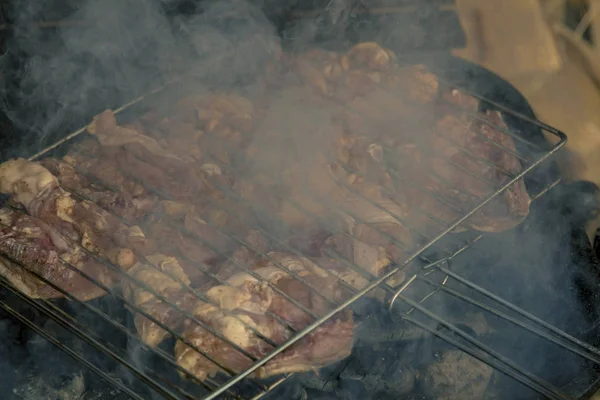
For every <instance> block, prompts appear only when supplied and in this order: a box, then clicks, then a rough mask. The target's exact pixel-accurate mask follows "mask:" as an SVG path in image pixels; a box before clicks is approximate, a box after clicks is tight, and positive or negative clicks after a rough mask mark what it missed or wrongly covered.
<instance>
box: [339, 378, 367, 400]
mask: <svg viewBox="0 0 600 400" xmlns="http://www.w3.org/2000/svg"><path fill="white" fill-rule="evenodd" d="M336 395H337V396H338V397H339V398H340V399H344V400H358V399H361V400H362V399H364V400H368V399H369V398H370V396H369V392H368V391H367V390H366V389H365V386H364V384H363V383H362V381H360V380H356V379H343V380H340V381H339V383H338V389H337V390H336Z"/></svg>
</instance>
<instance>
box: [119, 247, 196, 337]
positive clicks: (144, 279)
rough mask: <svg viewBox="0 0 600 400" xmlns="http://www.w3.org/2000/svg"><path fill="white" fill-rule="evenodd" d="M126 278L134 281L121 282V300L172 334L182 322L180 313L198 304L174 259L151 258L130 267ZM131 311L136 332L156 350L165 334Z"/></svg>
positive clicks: (148, 320) (147, 319)
mask: <svg viewBox="0 0 600 400" xmlns="http://www.w3.org/2000/svg"><path fill="white" fill-rule="evenodd" d="M128 275H129V276H131V277H132V278H134V279H135V280H134V279H129V278H124V279H123V280H122V284H121V287H122V289H123V295H124V296H125V298H126V299H127V300H128V301H129V302H130V303H131V304H133V305H134V306H136V307H138V308H139V309H141V311H143V312H144V313H146V314H148V315H150V316H151V317H152V318H154V319H155V320H156V321H158V322H160V323H161V324H163V325H164V326H166V327H168V328H170V329H172V330H175V331H178V329H179V328H180V327H181V325H182V323H183V321H184V320H185V318H186V316H185V314H184V311H185V312H190V311H192V310H193V308H194V307H195V306H196V303H198V297H197V296H196V295H194V294H193V290H192V289H191V288H190V287H189V285H190V280H189V278H188V277H187V275H186V273H185V271H184V270H183V268H182V267H181V265H179V262H178V261H177V259H176V258H174V257H167V256H165V255H164V254H158V253H157V254H152V255H150V256H147V257H146V258H145V259H144V260H142V261H140V262H138V263H137V264H136V265H134V266H133V267H132V268H131V269H130V270H129V271H128ZM148 289H150V290H148ZM153 292H154V293H153ZM156 294H158V296H157V295H156ZM161 297H162V298H161ZM163 299H164V300H166V302H165V301H164V300H163ZM131 311H132V313H133V314H134V315H135V317H134V324H135V327H136V330H137V332H138V334H139V335H140V338H141V339H142V341H143V342H144V343H146V344H147V345H149V346H153V347H154V346H157V345H159V344H160V343H161V342H162V341H163V340H164V339H165V338H166V337H167V336H168V335H169V332H168V331H167V330H165V329H163V328H162V327H161V326H160V325H159V324H157V323H156V322H154V321H153V320H151V319H149V318H147V317H146V316H145V315H143V314H142V313H138V312H137V310H135V309H132V310H131Z"/></svg>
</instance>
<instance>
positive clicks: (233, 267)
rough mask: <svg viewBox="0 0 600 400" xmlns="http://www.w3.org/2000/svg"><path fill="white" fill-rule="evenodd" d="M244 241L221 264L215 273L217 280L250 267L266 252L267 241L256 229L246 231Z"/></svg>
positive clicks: (227, 277) (224, 278)
mask: <svg viewBox="0 0 600 400" xmlns="http://www.w3.org/2000/svg"><path fill="white" fill-rule="evenodd" d="M244 243H245V244H243V245H241V246H240V247H238V248H237V249H236V250H235V251H234V252H233V254H231V256H230V257H228V259H227V261H225V262H224V263H223V265H221V267H220V268H219V270H218V271H217V274H216V275H217V277H218V279H219V280H221V281H226V280H227V279H229V278H231V277H232V276H233V275H235V274H236V273H239V271H240V269H242V268H246V269H247V268H250V266H251V265H253V264H255V263H256V262H257V260H258V259H259V258H261V257H262V255H263V254H266V253H267V241H266V239H265V238H264V237H263V235H262V234H261V233H260V232H259V231H257V230H252V231H250V232H248V234H247V235H246V237H245V238H244Z"/></svg>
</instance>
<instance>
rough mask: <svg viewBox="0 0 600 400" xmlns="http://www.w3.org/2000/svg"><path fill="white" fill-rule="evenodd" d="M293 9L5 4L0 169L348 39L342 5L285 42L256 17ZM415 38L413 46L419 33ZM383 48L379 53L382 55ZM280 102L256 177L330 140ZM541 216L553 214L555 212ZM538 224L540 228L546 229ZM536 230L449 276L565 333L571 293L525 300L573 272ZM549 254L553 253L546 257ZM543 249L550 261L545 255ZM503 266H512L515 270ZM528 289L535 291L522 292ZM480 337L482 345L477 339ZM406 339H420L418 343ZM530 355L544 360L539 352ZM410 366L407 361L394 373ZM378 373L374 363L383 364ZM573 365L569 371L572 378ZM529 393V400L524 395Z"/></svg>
mask: <svg viewBox="0 0 600 400" xmlns="http://www.w3.org/2000/svg"><path fill="white" fill-rule="evenodd" d="M298 3H300V2H298V1H291V0H290V1H289V2H286V3H285V4H284V3H282V2H270V3H269V4H266V3H258V2H257V3H252V2H249V1H244V0H227V1H225V0H221V1H209V2H192V1H190V2H185V3H182V2H175V1H167V0H164V1H159V0H150V1H148V0H101V1H99V0H85V1H81V0H64V1H58V0H56V1H52V2H47V1H41V0H36V1H18V2H15V4H14V5H13V7H12V9H11V10H9V12H8V19H9V22H10V23H11V24H12V26H13V29H12V31H11V36H10V38H9V39H8V40H7V41H6V43H5V49H4V50H3V53H2V55H1V56H0V68H1V69H2V70H3V71H7V73H6V74H3V75H2V76H1V77H0V111H1V112H2V113H3V114H4V115H5V116H6V118H8V119H9V120H10V123H11V124H12V125H13V126H14V127H15V129H16V130H18V131H19V132H23V134H22V136H20V137H17V138H14V139H12V140H13V141H15V142H13V143H9V144H10V146H6V147H5V148H4V149H3V150H2V151H1V152H0V158H2V159H5V158H6V157H10V156H16V155H23V154H33V153H35V152H36V151H37V150H39V149H41V148H43V147H45V146H46V145H48V144H50V143H52V142H54V141H55V140H57V139H59V138H61V137H63V136H64V135H65V134H66V133H67V132H69V131H72V130H74V129H77V128H79V127H81V126H83V125H85V124H86V123H88V122H89V121H90V119H91V117H92V116H93V115H95V114H97V113H99V112H101V111H103V110H104V109H106V108H115V107H118V106H120V105H121V104H123V103H125V102H127V101H129V100H131V99H132V98H135V97H136V96H139V95H141V94H143V93H145V92H146V91H147V90H149V89H151V88H154V87H158V86H160V85H161V84H163V83H164V82H167V81H169V80H170V79H172V78H174V77H178V76H181V74H183V73H190V72H191V79H192V81H193V82H194V83H195V84H197V85H199V86H214V85H215V84H217V85H221V86H223V87H230V88H231V87H234V88H235V87H241V86H243V85H245V84H246V83H248V82H251V81H252V77H254V76H256V75H257V74H259V73H261V72H263V68H264V65H265V63H266V62H267V61H269V60H271V59H272V58H273V56H274V55H275V54H276V53H277V52H278V51H280V49H281V47H282V46H283V47H286V48H289V47H290V46H291V47H292V48H294V49H301V48H305V47H306V46H307V45H309V44H311V43H313V42H315V41H317V40H320V39H321V38H322V31H321V28H322V27H323V26H327V27H328V29H329V31H328V38H329V39H328V40H329V41H332V40H333V39H338V40H339V41H341V42H345V41H347V40H348V38H347V37H346V34H347V28H348V25H349V24H350V23H351V20H352V18H354V16H353V15H352V13H351V12H350V8H349V6H348V4H347V3H345V2H344V1H343V0H331V1H329V2H327V3H326V4H324V8H323V10H325V11H327V13H325V12H324V13H322V14H316V15H314V16H313V17H312V18H311V19H305V20H302V21H298V22H296V23H294V24H292V25H290V24H287V25H286V29H285V32H282V31H283V28H282V26H283V25H281V24H280V23H279V22H277V21H278V20H277V19H275V20H274V19H272V18H269V17H270V16H269V17H268V16H267V15H266V14H265V12H264V11H263V6H265V7H267V6H268V7H274V5H275V6H276V7H275V8H279V9H285V8H286V7H292V6H297V5H298ZM199 11H202V12H201V13H200V12H199ZM279 17H280V18H281V19H283V18H284V17H285V13H281V14H280V16H279ZM52 20H61V21H62V22H61V24H59V25H58V26H55V27H51V28H40V27H39V26H37V25H35V24H32V22H34V21H52ZM388 24H389V26H384V27H382V29H383V30H387V31H390V32H391V31H393V32H397V31H398V29H397V26H398V25H399V23H398V21H394V20H391V19H390V20H389V22H388ZM388 28H389V29H388ZM419 35H420V37H422V36H423V34H422V32H420V33H419ZM281 36H283V39H282V37H281ZM360 37H363V36H360ZM365 37H369V38H372V37H373V36H372V35H371V36H368V35H367V36H365ZM387 40H388V42H389V41H392V42H393V41H394V40H398V41H399V42H401V41H405V40H406V38H405V37H400V36H398V35H396V36H394V37H392V36H390V37H389V38H388V39H387ZM420 40H421V39H420ZM284 41H285V42H284ZM393 44H394V43H386V45H387V46H390V47H393ZM281 96H282V97H281V99H280V101H279V102H278V104H277V105H276V107H275V108H273V109H272V110H271V111H273V112H274V113H275V114H277V115H285V120H283V121H282V120H281V119H278V118H269V115H267V118H265V121H264V126H263V127H262V128H263V130H264V132H265V136H264V137H258V138H257V139H256V142H255V143H254V145H255V146H256V147H258V148H259V149H262V150H263V151H262V152H260V154H261V156H262V157H260V159H259V162H258V163H257V165H255V166H254V168H256V171H264V170H270V171H273V170H278V168H279V167H280V166H281V165H282V164H284V163H286V162H287V161H288V160H289V159H290V158H293V159H295V160H296V161H297V162H298V163H299V165H300V166H301V168H302V166H303V165H304V166H306V168H309V167H310V166H311V164H312V161H313V160H312V159H311V158H310V157H308V156H306V157H305V156H304V155H309V154H311V151H312V150H313V149H319V148H322V147H323V146H325V145H326V144H327V143H329V141H330V139H331V135H332V133H331V132H324V131H321V130H320V129H319V126H320V125H321V122H322V121H326V120H328V119H329V118H330V115H328V114H327V113H326V112H324V111H323V110H321V109H319V107H318V106H315V105H314V104H312V103H311V102H310V99H308V100H307V99H306V98H304V97H303V95H302V94H298V93H296V92H283V94H281ZM303 102H304V103H303ZM286 109H287V110H288V111H287V112H286ZM287 128H290V129H287ZM286 129H287V130H286ZM281 130H286V133H287V136H286V137H280V138H278V140H276V141H273V140H272V139H273V138H274V136H270V135H268V134H269V133H270V132H271V133H272V132H277V131H281ZM303 163H304V164H303ZM256 171H252V172H256ZM540 207H542V211H540V210H539V208H538V210H537V211H535V212H534V214H535V215H536V216H537V217H540V216H541V217H542V218H546V216H545V215H544V210H543V208H544V207H547V205H544V206H540ZM552 212H556V213H558V214H559V215H560V213H561V212H562V211H560V210H558V211H557V210H553V211H552ZM560 218H562V217H560ZM560 218H558V220H557V221H556V224H557V225H558V224H559V223H560V224H562V223H564V221H563V220H561V219H560ZM545 220H546V221H550V220H551V218H546V219H545ZM548 224H549V222H546V225H544V224H541V226H538V225H539V224H527V223H525V224H524V225H523V226H522V227H520V228H518V230H517V231H516V232H509V233H506V234H503V235H502V236H501V237H499V239H500V243H502V247H501V249H502V250H506V249H509V250H510V251H512V252H514V254H513V253H511V254H507V253H506V252H504V253H503V254H498V251H496V252H494V253H492V252H491V249H495V250H498V248H500V246H498V244H497V243H499V242H497V241H496V242H494V241H490V240H488V241H482V242H481V243H480V244H478V246H479V247H478V251H477V252H475V253H469V252H465V253H464V254H463V255H461V257H462V258H460V259H458V260H457V261H456V262H455V264H457V265H459V267H458V271H463V270H469V271H472V272H471V275H472V278H473V279H474V280H476V281H477V282H478V283H479V284H481V285H482V286H485V287H488V288H491V289H498V290H495V291H496V292H498V293H501V294H503V295H504V297H506V298H511V299H516V301H517V303H518V304H519V305H522V306H523V307H524V308H526V309H528V310H532V311H535V312H538V313H539V315H542V316H544V317H548V318H553V319H554V320H553V322H554V323H556V324H557V325H561V324H563V325H565V324H568V323H570V322H571V318H574V319H576V320H579V319H583V318H584V315H582V314H584V313H583V312H582V310H580V309H578V306H577V304H578V302H579V299H578V298H577V294H575V293H573V292H568V294H567V295H566V296H564V297H561V298H560V299H558V300H556V299H553V300H556V301H557V302H558V303H559V304H561V305H563V309H559V310H556V309H552V310H549V309H548V308H544V307H545V306H546V304H545V303H542V302H540V301H538V300H537V299H539V298H545V297H543V296H546V295H547V294H548V291H547V289H548V288H551V289H553V288H560V290H565V287H564V286H565V285H567V284H566V283H565V282H569V279H572V278H573V276H572V274H571V272H564V271H565V270H567V271H569V270H568V268H566V267H565V265H567V266H568V267H569V268H571V267H572V268H576V266H574V262H573V260H572V259H570V258H569V257H567V256H566V255H564V253H565V252H564V251H562V250H565V249H567V251H568V249H569V245H568V244H567V243H565V239H564V236H560V237H558V236H557V235H556V234H555V233H556V232H554V233H543V232H544V230H546V231H549V230H552V224H549V225H548ZM562 234H565V235H566V234H568V233H566V232H562ZM497 239H498V238H497ZM557 243H558V246H559V248H558V249H557V248H556V247H553V246H557ZM548 247H552V248H553V250H555V251H554V252H549V251H547V248H548ZM517 249H518V251H517ZM476 250H477V249H476ZM559 250H561V251H559ZM561 254H562V256H560V257H559V255H561ZM515 259H518V260H520V261H521V262H520V263H515V262H514V261H515ZM563 267H565V269H564V270H563ZM488 268H489V269H490V271H492V272H490V273H489V274H488V273H487V272H486V271H487V269H488ZM541 269H543V271H542V270H541ZM565 275H566V276H565ZM438 278H439V277H438ZM442 278H443V277H442ZM439 280H440V281H441V278H440V279H439ZM528 285H532V287H533V286H535V287H536V288H537V287H542V288H543V289H539V290H538V291H535V292H534V291H533V290H532V289H531V287H530V286H528ZM567 286H568V285H567ZM491 289H490V290H491ZM423 290H425V289H423ZM556 290H557V291H558V290H559V289H556ZM550 291H552V290H550ZM534 293H535V295H534ZM418 294H422V293H417V295H418ZM440 298H441V299H445V298H444V297H440V296H436V297H433V298H432V299H430V300H429V302H428V303H427V306H428V307H430V308H431V309H435V310H436V311H438V312H440V313H441V314H448V315H450V314H453V313H454V317H455V319H456V321H458V323H462V324H468V323H469V320H468V318H465V317H464V315H465V309H464V308H462V306H458V305H457V304H455V303H453V302H452V301H451V300H448V299H446V300H440ZM378 306H379V304H378ZM369 310H370V311H371V309H369ZM470 311H471V312H473V313H474V312H475V311H474V310H470ZM377 312H381V313H382V314H381V315H383V313H384V311H381V310H380V309H378V311H377ZM372 314H375V312H373V313H372ZM415 314H416V313H415ZM385 315H386V316H385V317H383V316H382V317H381V318H375V317H374V316H373V315H369V316H365V318H367V317H372V318H373V319H377V320H378V321H379V322H378V323H377V325H376V326H374V327H373V329H398V330H400V329H399V328H398V325H399V324H397V321H396V322H393V323H392V322H390V321H389V316H387V314H385ZM469 315H473V314H469ZM572 315H576V316H577V318H575V317H572ZM380 320H385V323H380ZM424 320H425V319H424ZM495 322H497V321H487V322H486V323H489V324H490V325H491V326H492V328H494V329H496V330H497V331H496V333H489V332H487V333H489V336H490V337H489V340H490V343H492V344H493V345H496V346H503V349H504V350H506V351H507V352H509V353H510V352H511V351H512V352H513V353H514V352H515V350H516V351H517V352H519V354H520V359H519V361H522V362H523V363H525V362H526V361H527V359H528V358H529V359H530V360H529V361H530V362H529V365H528V368H529V369H530V370H531V371H532V372H534V373H537V372H543V371H544V370H545V365H546V364H547V362H546V361H547V360H550V359H554V358H556V357H555V356H554V355H552V356H547V358H546V356H544V355H543V351H540V347H535V346H534V345H536V344H537V343H539V342H538V341H536V340H533V339H531V338H530V339H531V340H530V341H531V343H533V344H532V346H533V348H535V357H536V358H535V359H534V360H533V361H531V357H529V356H530V355H531V353H530V350H528V349H520V348H519V345H520V342H522V336H516V335H517V334H516V333H515V332H521V331H518V330H515V328H514V327H511V326H508V324H503V325H501V324H496V323H495ZM5 325H6V324H5V323H3V322H2V321H0V332H2V331H6V329H7V328H6V326H5ZM392 325H393V326H392ZM365 326H368V324H367V323H366V324H365ZM433 326H435V324H434V325H433ZM413 328H414V327H413ZM473 330H474V331H475V333H474V334H478V332H477V330H476V329H473ZM362 331H363V332H366V333H365V336H366V335H369V334H372V332H370V331H369V330H368V329H365V328H364V327H363V328H362ZM497 332H500V333H497ZM482 335H484V336H485V333H483V334H482ZM494 335H495V336H494ZM383 336H385V335H383ZM400 336H401V335H400ZM416 340H422V337H421V338H418V339H416ZM416 340H415V341H416ZM365 342H367V341H366V340H365ZM381 342H384V340H383V339H382V340H381ZM388 342H389V340H388ZM419 343H420V342H419ZM371 346H374V345H373V343H371V342H367V345H365V348H366V349H367V350H366V351H364V352H362V353H361V354H362V357H375V354H376V355H377V357H380V358H382V359H383V358H385V357H384V356H386V355H389V354H390V351H391V350H390V349H392V350H393V351H394V352H396V353H394V354H399V353H401V352H403V351H405V352H406V354H407V355H408V356H410V357H408V356H407V359H410V360H413V361H414V360H415V359H419V358H420V359H424V358H423V357H422V356H423V354H425V353H427V355H428V357H427V359H428V360H429V359H431V358H432V356H431V354H429V353H431V352H432V348H433V347H434V346H433V345H432V344H431V342H427V343H426V344H425V345H423V346H422V347H419V346H417V345H415V343H411V344H410V345H407V344H402V343H399V342H397V341H394V343H393V344H389V343H387V342H386V344H385V345H380V346H379V350H380V351H379V353H372V352H371ZM438 347H439V346H438ZM438 347H436V348H438ZM541 348H542V350H544V351H551V350H549V349H548V348H547V347H546V346H541ZM408 349H410V354H408V353H409V351H408ZM9 352H10V348H9V347H7V346H5V345H4V344H0V353H2V355H4V354H5V353H9ZM365 354H366V356H365ZM561 354H563V353H561ZM138 356H139V354H137V353H136V354H134V355H133V358H136V360H137V361H138V362H139V363H140V364H141V361H140V360H141V358H139V357H138ZM2 358H3V359H4V357H2ZM399 359H400V357H399ZM378 360H379V359H378ZM402 360H404V358H402ZM369 361H371V360H370V359H369ZM413 361H410V362H409V361H407V362H406V364H407V365H408V364H410V363H412V362H413ZM361 362H362V364H361V365H362V367H364V368H367V367H365V365H370V363H367V362H365V360H364V359H361ZM378 362H379V363H380V364H383V361H381V362H380V361H378ZM578 365H579V364H577V363H576V362H575V361H573V370H575V369H577V368H578ZM395 367H397V366H395ZM9 368H11V366H10V365H6V364H5V363H2V362H1V361H0V371H5V369H9ZM411 368H412V367H411ZM388 369H389V366H388V365H385V366H381V371H387V370H388ZM397 369H398V368H396V369H395V370H394V371H396V370H397ZM117 371H119V369H117ZM0 375H4V374H0ZM123 375H125V373H123ZM411 376H412V375H411ZM129 378H131V379H132V380H133V379H134V378H133V377H132V376H127V377H126V380H128V379H129ZM373 379H376V378H373ZM392 380H393V379H390V381H392ZM522 391H524V389H523V388H522V387H519V388H517V389H515V393H519V395H521V394H522ZM529 394H531V393H530V392H527V395H529ZM507 398H517V397H510V396H509V397H507ZM519 398H521V397H519ZM523 398H526V395H523Z"/></svg>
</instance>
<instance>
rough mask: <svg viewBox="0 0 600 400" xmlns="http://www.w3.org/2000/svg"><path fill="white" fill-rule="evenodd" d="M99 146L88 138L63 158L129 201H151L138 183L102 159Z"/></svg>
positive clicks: (112, 163) (104, 158)
mask: <svg viewBox="0 0 600 400" xmlns="http://www.w3.org/2000/svg"><path fill="white" fill-rule="evenodd" d="M101 150H102V149H101V146H100V144H99V143H98V141H97V140H96V139H93V138H88V139H85V140H84V141H83V142H82V143H79V144H77V145H75V146H73V148H72V149H71V151H69V153H68V154H67V155H66V156H65V157H63V160H62V161H64V162H65V163H66V164H69V165H71V166H73V167H74V168H76V169H77V170H80V171H82V172H83V173H85V174H87V175H89V176H92V177H94V178H95V179H98V180H99V181H100V182H102V184H104V185H105V186H106V187H109V188H112V189H115V190H116V189H118V190H119V191H120V192H122V193H123V196H127V197H128V198H131V199H137V198H141V199H142V202H144V203H145V202H146V201H147V200H145V199H153V196H152V194H151V193H150V192H149V191H148V190H147V189H146V188H145V187H144V186H143V185H141V184H140V183H138V182H136V181H134V180H133V179H130V178H128V177H126V176H125V175H124V174H123V173H122V172H121V171H119V168H118V167H117V166H116V165H115V162H114V160H110V159H107V158H106V157H102V151H101Z"/></svg>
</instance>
